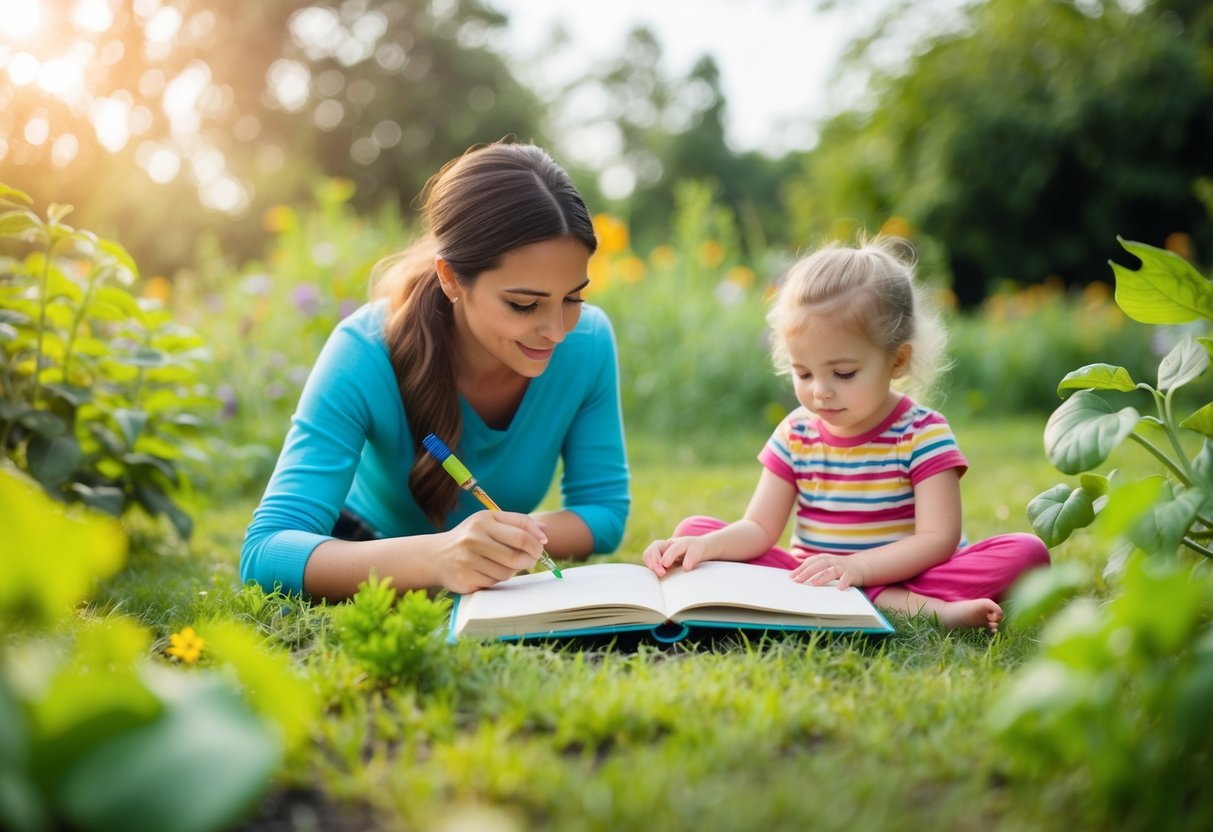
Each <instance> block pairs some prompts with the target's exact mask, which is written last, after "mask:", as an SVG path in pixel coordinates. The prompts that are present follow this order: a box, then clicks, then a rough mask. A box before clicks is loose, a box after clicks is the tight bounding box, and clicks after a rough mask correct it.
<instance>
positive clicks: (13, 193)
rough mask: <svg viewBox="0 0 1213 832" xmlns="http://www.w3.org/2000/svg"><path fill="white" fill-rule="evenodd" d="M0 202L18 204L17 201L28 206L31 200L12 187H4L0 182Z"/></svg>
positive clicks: (22, 192)
mask: <svg viewBox="0 0 1213 832" xmlns="http://www.w3.org/2000/svg"><path fill="white" fill-rule="evenodd" d="M0 200H3V201H5V202H18V201H19V202H24V203H25V204H26V205H29V204H31V203H32V202H33V200H32V199H30V195H29V194H27V193H26V192H25V191H21V190H18V189H16V188H14V187H12V186H11V185H5V184H4V183H2V182H0Z"/></svg>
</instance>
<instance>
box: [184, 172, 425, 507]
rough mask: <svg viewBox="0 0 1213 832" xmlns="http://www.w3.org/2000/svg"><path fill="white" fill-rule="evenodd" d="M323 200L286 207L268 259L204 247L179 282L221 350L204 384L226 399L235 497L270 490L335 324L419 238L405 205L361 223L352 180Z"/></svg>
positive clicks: (326, 184)
mask: <svg viewBox="0 0 1213 832" xmlns="http://www.w3.org/2000/svg"><path fill="white" fill-rule="evenodd" d="M313 195H314V201H313V202H312V204H310V205H308V206H305V207H303V208H301V209H299V210H296V209H294V208H292V207H290V206H287V205H278V206H275V207H274V208H271V209H270V210H269V211H268V212H266V214H265V216H264V217H263V224H264V226H265V228H266V230H267V231H268V232H269V233H270V234H271V235H272V236H271V240H270V244H269V247H268V251H267V255H266V257H265V259H264V260H262V261H251V262H248V263H243V264H233V263H230V262H228V261H227V260H226V258H225V257H224V256H223V251H222V248H221V246H220V245H219V243H218V242H217V241H215V240H208V241H205V242H204V244H203V245H202V246H201V251H200V252H199V259H198V265H197V266H196V267H195V268H192V269H187V270H183V271H181V272H179V273H178V274H177V275H175V276H174V278H173V281H172V300H171V304H172V306H173V308H174V310H175V311H176V313H177V314H178V315H179V316H180V317H181V318H182V320H185V321H187V322H189V323H190V324H191V325H192V326H194V327H195V328H196V329H197V330H198V331H199V332H200V333H201V334H202V335H203V336H204V337H205V338H206V339H207V341H208V342H209V343H211V344H213V345H214V346H213V349H214V353H215V364H214V365H212V366H210V367H207V368H206V370H205V372H204V374H203V380H204V381H205V382H206V383H207V384H208V385H209V386H211V387H212V389H213V390H214V391H215V395H216V397H217V398H218V399H219V402H220V408H219V412H218V415H217V421H218V424H219V426H220V428H221V429H222V433H223V437H224V453H223V455H224V458H225V460H227V462H228V465H227V466H226V468H225V470H224V471H221V472H211V473H210V476H212V477H218V478H221V479H217V480H216V481H215V482H214V483H213V485H212V487H213V488H215V489H216V490H221V491H224V492H230V491H237V492H239V491H243V490H248V489H250V488H252V489H257V488H260V487H261V486H262V485H264V483H265V480H266V479H267V478H268V477H269V473H270V470H271V469H272V468H273V464H274V460H275V459H276V458H277V455H278V449H279V448H280V447H281V445H282V440H283V438H284V437H285V436H286V431H287V428H288V427H289V424H290V417H291V414H292V413H293V412H294V410H295V404H296V403H297V401H298V399H299V393H300V391H301V390H302V389H303V383H304V381H305V380H306V379H307V375H308V373H309V371H310V370H311V367H312V364H313V363H314V361H315V360H316V356H317V355H318V354H319V353H320V348H321V347H322V346H323V345H324V342H325V340H326V339H327V338H328V336H329V334H330V333H331V332H332V330H333V327H335V326H336V325H337V323H338V322H339V321H340V320H341V319H342V318H344V317H345V316H346V315H348V314H350V313H351V312H353V311H354V310H355V309H357V308H358V307H359V306H360V305H362V304H363V303H365V302H366V301H367V299H368V298H369V288H370V287H369V280H370V276H371V269H372V267H373V266H374V265H375V263H376V262H378V261H379V260H380V259H381V258H382V257H384V256H385V255H388V254H390V253H392V252H394V251H397V250H399V249H401V248H403V247H404V245H405V244H406V243H407V241H408V239H409V238H410V237H411V236H412V233H413V232H412V231H411V230H410V229H409V228H407V227H406V225H405V224H404V222H403V220H402V219H401V217H400V215H399V212H398V210H397V209H396V207H395V204H394V203H392V204H389V205H385V207H384V208H383V209H382V210H381V211H380V212H379V213H378V214H376V215H374V216H371V217H362V216H359V215H358V214H357V213H355V211H354V209H353V207H352V206H351V205H350V203H349V200H350V198H351V197H352V196H353V185H352V183H350V182H348V181H346V180H341V179H325V180H321V181H319V182H317V183H316V185H315V186H314V188H313Z"/></svg>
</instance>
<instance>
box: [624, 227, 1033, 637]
mask: <svg viewBox="0 0 1213 832" xmlns="http://www.w3.org/2000/svg"><path fill="white" fill-rule="evenodd" d="M902 250H906V251H908V244H907V243H905V242H904V241H901V240H897V239H895V238H877V239H876V240H873V241H871V242H868V243H866V244H863V245H860V246H859V247H858V248H848V247H843V246H840V245H831V246H828V247H826V248H824V249H822V250H820V251H818V252H816V253H815V254H812V255H811V256H809V257H807V258H806V259H804V260H802V261H800V262H799V263H797V264H796V265H795V266H794V267H793V268H792V269H791V271H790V272H789V273H788V276H787V280H786V282H785V284H784V285H783V287H782V288H781V289H780V291H779V294H778V296H777V297H776V299H775V303H774V306H773V307H772V309H771V312H770V314H769V315H768V321H769V323H770V325H771V329H772V335H773V338H772V341H773V354H774V359H775V364H776V366H777V367H778V368H779V370H780V371H781V372H790V373H791V375H792V383H793V387H794V389H795V391H796V398H797V400H798V401H799V402H800V404H801V405H802V406H801V407H799V408H797V409H796V410H794V411H792V413H791V414H789V415H788V416H787V417H786V418H785V419H784V420H783V422H782V423H781V424H780V425H779V427H778V428H776V430H775V432H774V433H773V434H772V435H771V438H770V439H769V440H768V441H767V444H766V447H764V448H763V450H762V452H761V453H760V454H759V456H758V459H759V461H760V462H761V463H762V465H763V467H764V470H763V472H762V475H761V477H760V479H759V481H758V487H757V489H756V490H755V492H754V496H753V497H752V498H751V500H750V505H749V507H748V508H747V509H746V513H745V516H744V517H743V518H742V519H741V520H738V521H736V522H734V523H729V524H727V525H726V524H725V523H723V522H722V521H720V520H716V519H715V518H711V517H690V518H687V519H686V520H683V521H682V523H680V524H679V525H678V527H677V528H676V529H675V530H674V535H675V536H674V537H672V538H669V539H667V540H657V541H654V542H653V543H651V544H650V545H649V546H648V548H647V549H646V550H645V552H644V561H645V563H646V564H647V565H648V566H649V568H651V569H652V570H653V571H654V572H656V573H657V575H659V576H661V575H664V574H665V573H666V572H667V571H668V570H669V569H670V568H671V567H672V566H674V565H675V564H677V563H680V562H681V563H682V566H683V568H685V569H688V570H690V569H694V568H695V566H696V565H697V564H699V563H702V562H703V561H707V560H735V561H748V562H750V563H756V564H760V565H763V566H775V567H782V568H784V569H789V570H791V578H792V580H794V581H799V582H801V583H809V584H824V583H827V582H829V581H837V582H838V586H839V587H840V588H842V589H845V588H846V587H849V586H861V587H863V588H864V590H865V591H866V592H867V594H868V597H869V598H871V599H872V600H873V601H874V602H875V603H876V605H877V606H879V607H882V608H884V609H887V610H892V611H895V612H900V613H905V614H908V615H916V614H919V613H925V614H928V615H933V616H937V617H938V619H939V621H940V622H941V623H942V624H943V625H944V626H946V627H948V628H956V627H986V628H988V629H990V630H997V629H998V623H999V621H1000V620H1001V619H1002V608H1001V607H1000V606H999V605H998V603H997V601H996V600H995V599H997V598H999V597H1000V596H1002V594H1003V593H1004V592H1005V591H1006V590H1007V588H1008V587H1009V586H1010V585H1011V584H1012V583H1013V582H1014V581H1015V579H1016V578H1018V577H1019V576H1020V575H1021V574H1022V573H1023V572H1024V571H1025V570H1027V569H1030V568H1032V567H1036V566H1043V565H1046V564H1048V563H1049V553H1048V549H1046V548H1045V546H1044V544H1043V543H1042V542H1041V541H1040V539H1039V538H1037V537H1035V536H1033V535H1030V534H1007V535H1000V536H998V537H993V538H990V539H989V540H983V541H981V542H979V543H974V544H972V545H967V546H966V545H964V541H962V539H961V510H960V477H961V475H963V474H964V472H965V471H966V469H967V467H968V463H967V462H966V460H965V458H964V456H963V455H961V453H960V450H959V448H958V447H957V445H956V440H955V438H954V437H953V435H952V431H951V428H949V426H948V423H947V421H945V419H944V418H943V416H941V415H940V414H938V413H936V412H935V411H933V410H929V409H928V408H926V407H923V406H922V405H920V404H918V403H916V402H914V401H913V400H911V399H910V398H909V397H908V396H906V395H903V394H901V393H899V392H897V391H896V390H894V389H893V385H894V384H897V385H898V386H900V385H901V384H902V383H905V382H910V381H914V382H917V383H918V385H919V386H920V387H921V388H923V389H926V388H927V387H929V384H930V381H931V379H932V377H933V376H934V375H935V373H936V372H937V371H938V368H939V363H940V360H941V358H942V354H943V349H942V348H943V344H944V341H945V339H946V336H945V333H944V330H943V327H942V322H941V321H940V320H939V318H938V316H937V315H934V314H932V313H931V312H930V311H929V310H928V308H927V305H926V304H925V303H924V302H923V300H922V298H921V293H920V290H919V287H918V286H917V284H916V283H915V282H914V279H913V274H912V266H911V265H910V263H911V261H910V260H909V258H903V257H902V256H900V252H901V251H902ZM793 507H795V509H796V523H795V529H794V534H793V539H792V551H791V552H790V553H789V552H787V551H785V550H783V549H780V548H777V547H775V543H776V542H777V541H778V540H779V538H780V537H781V536H782V534H783V530H784V527H785V525H786V524H787V520H788V514H789V512H791V511H792V509H793ZM958 547H959V548H958Z"/></svg>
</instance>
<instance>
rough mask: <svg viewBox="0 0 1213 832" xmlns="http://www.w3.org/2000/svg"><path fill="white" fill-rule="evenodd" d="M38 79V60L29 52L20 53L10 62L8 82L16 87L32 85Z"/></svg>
mask: <svg viewBox="0 0 1213 832" xmlns="http://www.w3.org/2000/svg"><path fill="white" fill-rule="evenodd" d="M37 77H38V59H37V58H35V57H34V56H33V55H31V54H30V53H28V52H18V53H17V54H16V55H14V56H13V59H12V60H11V61H9V62H8V80H10V81H12V82H13V84H14V85H15V86H18V87H24V86H26V85H27V84H32V83H33V82H34V81H35V80H36V79H37Z"/></svg>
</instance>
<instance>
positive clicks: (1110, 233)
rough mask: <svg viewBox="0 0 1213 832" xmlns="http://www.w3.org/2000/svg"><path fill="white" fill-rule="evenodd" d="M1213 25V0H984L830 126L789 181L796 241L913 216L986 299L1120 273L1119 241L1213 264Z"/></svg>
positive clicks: (879, 79)
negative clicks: (995, 292)
mask: <svg viewBox="0 0 1213 832" xmlns="http://www.w3.org/2000/svg"><path fill="white" fill-rule="evenodd" d="M1211 35H1213V9H1211V8H1210V7H1209V6H1208V5H1207V4H1202V3H1194V2H1156V3H1147V4H1146V5H1144V6H1143V7H1141V8H1138V9H1135V10H1129V9H1126V8H1124V7H1122V6H1121V4H1119V3H1117V2H1115V0H987V2H982V3H978V4H974V5H973V6H971V7H969V8H968V10H967V13H966V15H965V21H964V25H963V26H962V27H961V28H959V29H958V30H956V31H953V32H948V33H944V34H941V35H939V36H936V37H934V38H932V39H929V40H927V41H926V42H925V43H924V44H922V46H921V48H920V49H919V51H918V52H917V54H916V55H915V56H914V57H912V58H911V59H910V61H909V62H908V64H907V65H906V66H905V67H901V68H898V69H896V70H892V71H890V70H885V71H883V72H879V73H877V74H876V75H875V76H874V77H873V81H872V87H871V89H872V94H873V101H874V104H873V106H872V107H871V108H870V109H865V110H863V111H857V112H848V113H845V114H842V115H839V116H837V117H835V118H833V119H832V120H830V121H829V123H828V124H827V125H826V126H825V129H824V130H823V135H822V140H821V143H820V145H819V146H818V147H817V148H816V149H815V150H814V152H812V153H811V154H810V155H809V156H808V157H807V159H806V161H805V164H804V167H803V169H802V172H801V174H800V176H799V177H798V178H797V181H796V182H795V184H794V185H793V186H792V187H791V188H790V189H789V201H788V207H789V211H790V212H791V214H792V216H793V224H794V228H795V231H796V234H797V235H799V236H800V237H801V238H802V239H809V238H813V237H820V236H825V235H828V234H830V233H832V232H837V231H840V230H849V226H847V224H846V223H844V224H843V227H842V228H840V227H839V225H838V222H839V220H840V219H841V220H845V221H850V222H852V223H854V224H858V225H860V226H863V227H866V228H868V229H871V230H875V228H877V227H879V226H880V225H881V224H882V223H883V222H885V221H886V220H887V219H888V218H889V217H892V216H899V217H901V218H903V219H904V220H906V221H907V222H908V223H909V224H910V226H911V227H912V228H914V229H915V230H916V231H917V233H918V234H920V235H923V236H926V237H930V238H934V239H936V240H938V241H939V242H941V243H942V244H943V246H944V247H945V248H946V250H947V252H948V259H949V262H950V266H951V270H952V272H953V279H954V285H955V289H956V291H957V294H958V296H959V297H960V298H961V300H962V302H970V303H971V302H975V301H976V300H979V299H980V298H981V297H982V296H983V295H984V292H985V290H986V288H987V285H988V283H989V282H990V281H991V280H993V279H995V278H999V277H1009V278H1014V279H1016V280H1021V281H1025V282H1036V281H1039V280H1042V279H1044V278H1045V277H1047V276H1048V275H1051V274H1057V275H1060V276H1061V277H1062V278H1063V279H1065V280H1067V281H1072V282H1080V283H1082V282H1087V281H1089V280H1092V279H1103V278H1106V276H1107V266H1106V261H1107V258H1108V256H1109V254H1110V253H1111V252H1112V250H1113V248H1114V246H1113V243H1114V242H1115V237H1116V235H1117V234H1121V235H1124V236H1127V237H1130V238H1132V239H1137V240H1141V241H1143V242H1148V243H1152V244H1155V245H1163V244H1164V243H1165V242H1166V241H1167V238H1168V236H1169V235H1172V234H1182V235H1187V236H1186V238H1185V239H1191V240H1194V241H1195V245H1196V251H1197V253H1198V254H1203V255H1204V256H1205V257H1209V256H1210V252H1213V228H1211V227H1210V223H1209V218H1208V216H1207V213H1206V210H1205V208H1204V206H1203V205H1202V204H1201V202H1200V200H1199V199H1198V198H1197V194H1196V192H1195V189H1194V183H1195V182H1196V181H1197V180H1198V179H1199V178H1200V177H1202V176H1209V175H1210V174H1213V37H1211ZM861 54H862V53H861ZM1173 239H1174V238H1173Z"/></svg>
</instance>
